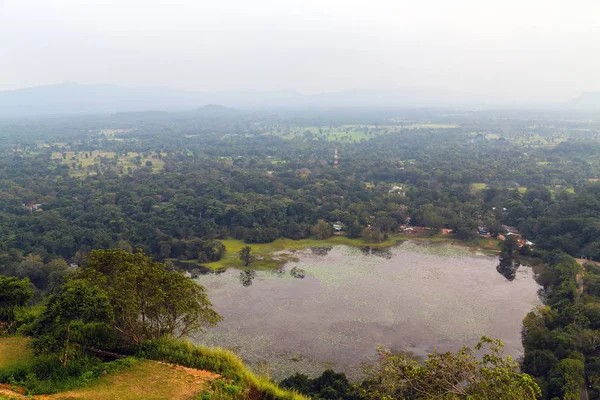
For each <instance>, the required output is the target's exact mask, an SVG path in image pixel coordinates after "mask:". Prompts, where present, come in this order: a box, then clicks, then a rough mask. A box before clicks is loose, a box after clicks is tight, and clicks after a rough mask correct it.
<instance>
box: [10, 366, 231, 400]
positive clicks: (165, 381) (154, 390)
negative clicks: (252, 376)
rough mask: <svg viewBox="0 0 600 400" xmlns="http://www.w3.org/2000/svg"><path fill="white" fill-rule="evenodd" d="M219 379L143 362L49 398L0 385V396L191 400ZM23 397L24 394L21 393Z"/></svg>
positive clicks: (52, 399)
mask: <svg viewBox="0 0 600 400" xmlns="http://www.w3.org/2000/svg"><path fill="white" fill-rule="evenodd" d="M217 378H219V375H218V374H215V373H212V372H210V371H205V370H199V369H194V368H187V367H183V366H181V365H175V364H168V363H161V362H157V361H150V360H144V361H141V362H140V363H139V364H136V365H134V366H133V367H131V368H130V369H128V370H127V371H123V372H120V373H117V374H115V375H105V376H102V377H100V378H98V380H96V381H95V382H93V383H92V384H91V385H90V386H86V387H82V388H79V389H74V390H70V391H67V392H62V393H56V394H51V395H39V396H25V395H24V394H22V393H19V392H18V391H15V390H13V388H12V387H11V386H9V385H0V396H6V397H8V398H9V399H17V400H21V399H35V400H58V399H61V400H67V399H69V400H71V399H83V400H135V399H145V400H154V399H155V400H159V399H175V400H188V399H193V398H194V397H195V396H196V395H197V394H198V393H200V392H202V391H203V390H206V389H207V388H208V387H209V384H210V382H211V381H213V380H215V379H217ZM23 393H24V392H23Z"/></svg>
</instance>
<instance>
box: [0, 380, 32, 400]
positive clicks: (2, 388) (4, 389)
mask: <svg viewBox="0 0 600 400" xmlns="http://www.w3.org/2000/svg"><path fill="white" fill-rule="evenodd" d="M0 396H5V397H8V398H9V399H28V398H29V397H27V396H25V395H24V394H22V393H20V392H18V391H15V390H13V387H12V386H10V385H7V384H4V383H0Z"/></svg>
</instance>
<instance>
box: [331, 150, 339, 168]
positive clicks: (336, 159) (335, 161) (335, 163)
mask: <svg viewBox="0 0 600 400" xmlns="http://www.w3.org/2000/svg"><path fill="white" fill-rule="evenodd" d="M339 163H340V159H339V154H338V148H337V146H335V147H334V150H333V166H334V167H337V166H338V164H339Z"/></svg>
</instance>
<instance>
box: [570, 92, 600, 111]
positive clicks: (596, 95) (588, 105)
mask: <svg viewBox="0 0 600 400" xmlns="http://www.w3.org/2000/svg"><path fill="white" fill-rule="evenodd" d="M571 106H573V107H575V108H583V109H600V92H587V93H582V94H581V95H580V96H579V97H576V98H574V99H573V100H571Z"/></svg>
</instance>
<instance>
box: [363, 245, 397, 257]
mask: <svg viewBox="0 0 600 400" xmlns="http://www.w3.org/2000/svg"><path fill="white" fill-rule="evenodd" d="M360 251H361V252H362V253H363V254H364V255H366V256H377V257H382V258H385V259H386V260H389V259H391V258H392V249H390V248H389V247H371V246H364V247H361V248H360Z"/></svg>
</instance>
